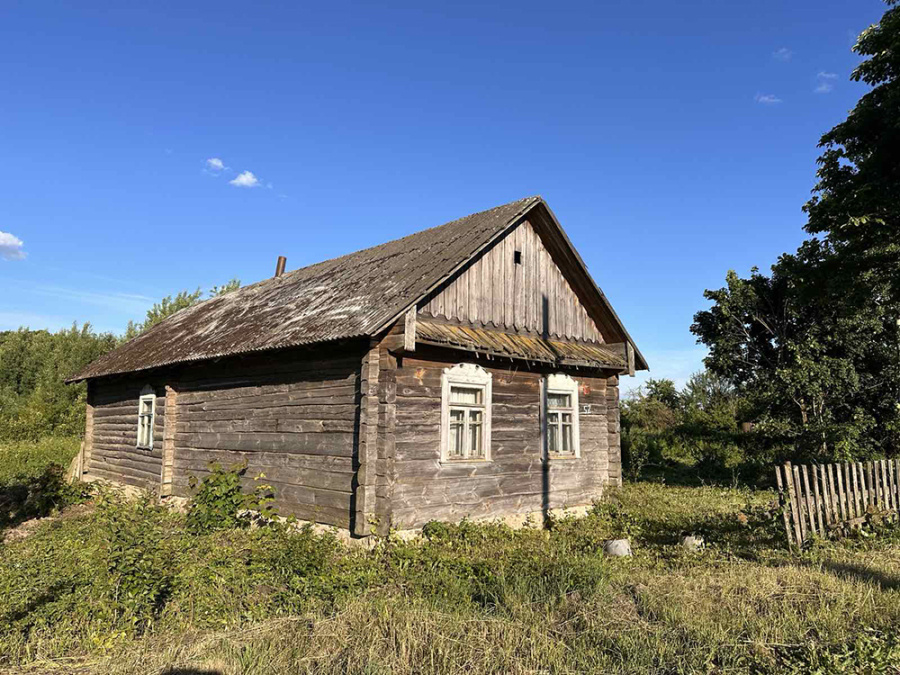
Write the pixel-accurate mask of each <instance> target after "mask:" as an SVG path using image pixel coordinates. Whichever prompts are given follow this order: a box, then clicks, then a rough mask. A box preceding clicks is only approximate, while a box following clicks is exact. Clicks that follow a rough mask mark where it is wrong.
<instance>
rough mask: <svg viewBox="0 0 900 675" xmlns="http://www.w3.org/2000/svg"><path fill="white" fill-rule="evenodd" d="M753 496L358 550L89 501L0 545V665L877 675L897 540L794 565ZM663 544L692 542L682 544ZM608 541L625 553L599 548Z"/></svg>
mask: <svg viewBox="0 0 900 675" xmlns="http://www.w3.org/2000/svg"><path fill="white" fill-rule="evenodd" d="M220 473H221V474H223V475H224V474H228V473H230V474H233V475H235V476H236V475H237V473H238V472H237V471H234V472H220ZM223 482H227V483H228V485H229V486H230V485H231V482H230V481H224V479H223V478H222V476H220V477H219V479H217V480H215V481H212V482H211V483H210V485H209V487H210V489H212V486H213V485H214V484H217V483H223ZM229 490H230V488H229ZM245 496H246V495H245ZM773 499H774V495H773V494H772V493H769V492H764V491H752V490H746V489H737V488H727V489H726V488H715V487H695V488H688V487H673V486H664V485H662V484H659V483H651V482H644V483H638V484H630V485H627V486H626V487H625V489H624V490H622V491H621V492H619V493H614V494H612V495H611V496H610V498H609V499H608V500H605V501H604V502H602V503H599V504H597V505H596V506H595V508H593V509H592V510H591V512H590V513H589V514H588V515H587V516H586V517H584V518H582V519H573V518H566V519H561V520H556V521H554V522H552V523H551V525H550V527H549V529H547V530H544V529H540V528H537V527H533V528H525V529H522V530H511V529H509V528H508V527H505V526H503V525H499V524H476V523H471V522H463V523H460V524H458V525H449V524H446V523H432V524H430V525H428V526H427V527H426V528H425V530H424V532H423V535H422V537H420V538H418V539H415V540H412V541H405V540H401V539H395V538H393V537H387V538H383V539H381V540H379V541H378V543H377V545H376V546H375V547H374V548H372V549H371V550H364V549H360V548H356V549H348V548H346V547H345V546H344V545H342V544H341V543H340V542H339V541H338V540H337V539H336V538H335V536H333V535H332V534H330V533H328V532H316V531H314V530H313V528H312V527H309V526H307V527H303V528H297V527H295V526H291V525H288V524H281V523H278V522H274V523H271V524H269V525H268V526H266V527H250V528H247V527H242V523H235V524H236V527H233V528H225V529H222V528H208V529H207V528H203V529H202V530H201V531H197V530H196V529H192V528H190V527H189V526H188V522H189V520H188V516H187V515H186V514H182V513H178V512H175V511H172V510H170V509H168V508H166V507H161V506H156V505H155V504H154V503H153V502H151V501H149V500H147V499H138V500H131V501H124V500H122V499H121V498H119V497H117V496H116V495H114V494H109V493H101V494H100V495H99V496H98V497H97V498H96V499H95V500H94V501H95V504H96V506H95V508H93V509H88V510H84V511H82V512H80V513H78V514H76V515H74V516H72V517H68V518H61V519H55V520H50V521H48V522H47V523H46V524H44V525H43V526H41V527H40V528H39V529H38V530H37V531H35V532H34V533H33V534H32V535H31V536H29V537H27V538H24V539H20V540H15V541H11V542H8V543H6V544H4V545H2V546H0V667H2V666H21V665H26V664H32V665H37V664H40V663H44V664H47V663H49V662H51V661H54V662H57V663H59V664H65V666H63V667H80V666H87V667H88V669H89V670H90V671H91V672H116V673H153V672H158V673H162V672H166V671H167V670H168V669H171V670H172V671H173V672H174V671H175V670H177V669H178V668H182V669H189V668H194V669H199V670H210V671H212V672H216V673H223V674H226V673H228V674H231V673H282V672H283V673H287V672H291V673H296V672H300V673H323V672H324V673H371V672H393V673H422V672H425V673H444V672H459V671H467V672H479V673H526V672H610V673H626V672H632V673H646V672H708V671H713V672H745V673H780V672H798V673H799V672H810V670H811V669H813V668H821V669H822V672H858V671H857V670H853V668H856V667H859V666H860V665H865V666H867V667H868V668H869V670H867V671H866V672H893V671H891V670H890V668H895V667H896V664H897V657H898V655H897V650H898V645H897V641H896V639H895V638H894V637H893V626H894V625H895V623H896V621H897V620H898V619H900V600H898V596H897V593H896V590H895V589H896V588H897V587H900V562H898V560H897V558H896V556H895V555H894V553H893V547H895V546H896V545H897V544H898V543H900V532H898V530H896V529H895V528H894V527H893V526H884V527H883V529H882V530H881V531H880V532H879V534H878V536H870V537H868V538H865V537H864V538H856V539H850V540H845V541H842V542H839V543H828V542H818V543H817V544H816V545H815V546H814V547H813V548H811V549H810V550H809V551H806V552H804V553H803V554H802V555H800V556H799V557H798V556H796V555H791V554H790V553H789V552H788V551H787V550H786V549H785V547H784V546H783V542H782V540H781V536H782V535H781V529H780V514H779V512H778V510H777V508H776V506H775V504H774V503H773ZM209 508H210V509H212V510H217V509H219V508H221V509H222V510H223V511H224V512H231V511H232V508H231V506H229V505H228V504H227V503H221V504H219V506H210V507H209ZM682 532H692V533H698V534H701V535H702V536H703V537H704V538H705V540H706V542H707V543H706V547H705V548H704V550H703V551H701V552H699V553H689V552H687V551H686V550H684V549H682V548H681V547H680V546H679V545H678V541H679V539H680V536H681V533H682ZM619 536H628V537H630V538H631V540H632V543H633V544H634V548H635V556H634V557H633V558H631V559H612V558H607V557H604V556H603V553H602V546H603V542H604V541H606V540H607V539H609V538H614V537H619ZM840 668H844V670H843V671H842V670H840Z"/></svg>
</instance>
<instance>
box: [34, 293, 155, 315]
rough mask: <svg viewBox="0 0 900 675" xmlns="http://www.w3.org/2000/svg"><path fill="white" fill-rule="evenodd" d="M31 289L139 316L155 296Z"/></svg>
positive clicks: (71, 301) (67, 299)
mask: <svg viewBox="0 0 900 675" xmlns="http://www.w3.org/2000/svg"><path fill="white" fill-rule="evenodd" d="M31 290H32V291H33V292H35V293H39V294H40V295H45V296H50V297H54V298H58V299H61V300H64V301H65V302H67V303H73V302H74V303H79V304H86V305H97V306H99V307H105V308H107V309H113V310H117V311H120V312H125V313H128V314H136V315H138V316H140V315H142V314H143V313H144V312H146V311H147V310H148V309H149V308H150V306H151V305H152V304H153V303H154V299H153V298H150V297H147V296H146V295H140V294H137V293H106V292H96V291H86V290H82V289H78V288H66V287H62V286H37V287H35V288H33V289H31Z"/></svg>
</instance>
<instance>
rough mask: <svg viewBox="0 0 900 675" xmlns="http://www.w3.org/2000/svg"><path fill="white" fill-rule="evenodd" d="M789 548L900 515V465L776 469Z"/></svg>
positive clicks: (886, 462)
mask: <svg viewBox="0 0 900 675" xmlns="http://www.w3.org/2000/svg"><path fill="white" fill-rule="evenodd" d="M775 479H776V483H777V486H778V494H779V497H780V500H781V503H782V505H783V506H784V509H783V514H784V529H785V531H786V532H787V538H788V543H789V544H790V545H791V546H794V545H795V544H796V545H797V546H802V545H803V544H804V543H805V542H806V541H808V540H809V539H810V538H811V537H813V536H819V537H826V536H828V534H829V533H832V532H835V531H840V530H841V529H843V528H852V527H857V526H859V525H860V524H862V523H863V522H865V520H866V518H868V517H872V516H880V517H886V516H893V515H896V514H897V513H898V511H900V460H898V461H894V460H892V459H882V460H879V461H875V462H844V463H840V464H812V465H808V464H804V465H798V466H792V465H791V463H790V462H787V463H785V465H784V466H783V467H782V466H776V467H775Z"/></svg>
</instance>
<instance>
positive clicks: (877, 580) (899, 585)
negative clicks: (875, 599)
mask: <svg viewBox="0 0 900 675" xmlns="http://www.w3.org/2000/svg"><path fill="white" fill-rule="evenodd" d="M822 567H823V568H825V569H826V570H828V571H829V572H831V573H832V574H834V575H835V576H838V577H841V578H842V579H851V580H852V579H855V580H857V581H863V582H865V583H868V584H874V585H876V586H878V587H879V588H881V590H882V591H896V590H900V577H897V576H895V575H892V574H885V573H884V572H882V571H881V570H877V569H873V568H872V567H869V566H868V565H860V564H858V563H847V562H835V561H831V560H827V561H825V562H823V563H822Z"/></svg>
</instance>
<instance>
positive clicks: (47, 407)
mask: <svg viewBox="0 0 900 675" xmlns="http://www.w3.org/2000/svg"><path fill="white" fill-rule="evenodd" d="M239 287H240V282H239V281H238V280H237V279H233V280H232V281H230V282H228V283H227V284H225V285H224V286H214V287H213V288H212V289H210V290H209V291H208V292H207V295H208V296H209V297H213V296H216V295H222V294H224V293H228V292H230V291H233V290H235V289H237V288H239ZM203 296H204V293H203V292H202V291H201V290H200V289H199V288H198V289H197V290H196V291H194V292H187V291H182V292H181V293H178V294H177V295H175V296H167V297H165V298H163V299H162V300H161V301H160V302H157V303H155V304H154V305H153V306H152V307H151V308H150V309H149V310H148V311H147V315H146V318H145V320H144V321H142V322H141V323H139V324H135V323H133V322H129V324H128V327H127V329H126V331H125V334H124V335H121V336H119V335H114V334H113V333H97V332H95V331H94V329H93V328H92V327H91V324H89V323H85V324H83V325H82V326H81V327H79V326H77V325H73V326H72V327H71V328H68V329H64V330H60V331H57V332H50V331H47V330H29V329H27V328H20V329H19V330H14V331H5V332H4V331H0V441H11V440H37V439H39V438H42V437H45V436H70V435H77V434H81V433H82V432H83V431H84V411H85V405H84V404H85V402H86V398H87V387H86V386H85V385H84V384H78V385H66V384H65V380H66V379H67V378H68V377H71V376H72V375H74V374H75V373H77V372H78V371H79V370H81V369H82V368H84V367H85V366H86V365H87V364H88V363H90V362H91V361H93V360H94V359H96V358H98V357H100V356H102V355H103V354H105V353H106V352H108V351H110V350H112V349H115V348H116V347H117V346H119V345H120V344H122V343H123V342H126V341H127V340H130V339H132V338H134V337H136V336H138V335H140V334H141V333H142V332H144V331H145V330H148V329H149V328H151V327H152V326H154V325H156V324H157V323H159V322H160V321H162V320H163V319H164V318H166V317H167V316H171V315H172V314H174V313H175V312H177V311H179V310H181V309H184V308H186V307H190V306H192V305H195V304H197V303H198V302H200V301H201V300H202V299H203Z"/></svg>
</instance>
